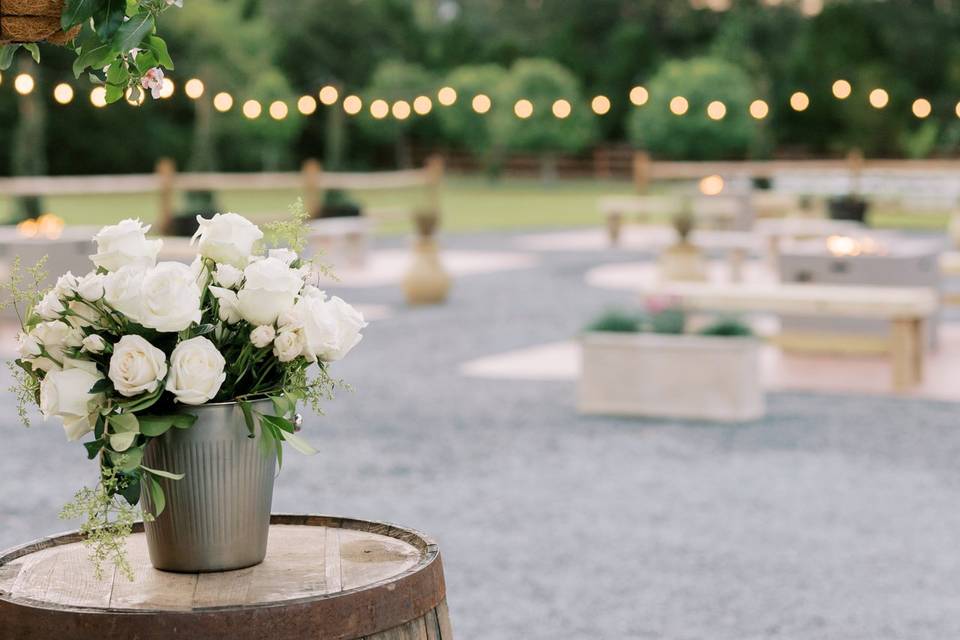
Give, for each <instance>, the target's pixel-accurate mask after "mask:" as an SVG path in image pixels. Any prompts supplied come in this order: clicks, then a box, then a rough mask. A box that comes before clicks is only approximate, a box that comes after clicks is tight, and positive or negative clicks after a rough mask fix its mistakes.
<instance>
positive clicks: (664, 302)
mask: <svg viewBox="0 0 960 640" xmlns="http://www.w3.org/2000/svg"><path fill="white" fill-rule="evenodd" d="M678 306H680V299H679V298H677V297H675V296H650V297H649V298H647V299H646V300H644V307H645V308H646V310H647V313H649V314H650V315H657V314H658V313H663V312H664V311H666V310H667V309H675V308H676V307H678Z"/></svg>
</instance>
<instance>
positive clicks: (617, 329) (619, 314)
mask: <svg viewBox="0 0 960 640" xmlns="http://www.w3.org/2000/svg"><path fill="white" fill-rule="evenodd" d="M642 330H643V321H642V318H641V317H640V316H639V315H637V314H632V313H628V312H626V311H620V310H617V309H612V310H610V311H607V312H605V313H604V314H603V315H602V316H600V317H599V318H597V319H596V320H594V321H593V322H591V323H590V324H589V325H587V331H602V332H609V333H639V332H640V331H642Z"/></svg>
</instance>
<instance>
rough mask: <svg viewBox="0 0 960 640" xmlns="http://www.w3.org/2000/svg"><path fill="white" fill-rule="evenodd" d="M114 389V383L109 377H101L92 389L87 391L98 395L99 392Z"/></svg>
mask: <svg viewBox="0 0 960 640" xmlns="http://www.w3.org/2000/svg"><path fill="white" fill-rule="evenodd" d="M112 389H113V383H112V382H110V379H109V378H101V379H99V380H97V382H96V384H94V385H93V386H92V387H90V391H87V393H91V394H93V395H96V394H98V393H106V392H108V391H110V390H112Z"/></svg>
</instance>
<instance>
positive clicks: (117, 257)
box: [90, 220, 163, 271]
mask: <svg viewBox="0 0 960 640" xmlns="http://www.w3.org/2000/svg"><path fill="white" fill-rule="evenodd" d="M148 231H150V225H144V224H142V223H141V222H140V221H139V220H124V221H122V222H121V223H120V224H115V225H112V226H109V227H104V228H103V229H101V230H100V233H98V234H97V235H95V236H94V237H93V239H94V240H95V241H96V242H97V253H96V255H92V256H90V259H91V260H93V264H95V265H97V266H98V267H103V268H104V269H106V270H107V271H116V270H118V269H120V268H121V267H125V266H128V265H134V266H139V267H144V268H147V267H152V266H153V265H154V264H156V262H157V254H158V253H159V252H160V247H162V246H163V240H147V232H148Z"/></svg>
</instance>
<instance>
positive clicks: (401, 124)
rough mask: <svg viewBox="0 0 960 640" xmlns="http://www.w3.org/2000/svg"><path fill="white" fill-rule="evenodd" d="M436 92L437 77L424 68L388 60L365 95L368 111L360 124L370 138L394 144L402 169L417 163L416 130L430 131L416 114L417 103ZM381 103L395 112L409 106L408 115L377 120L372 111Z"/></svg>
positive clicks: (375, 72) (371, 81)
mask: <svg viewBox="0 0 960 640" xmlns="http://www.w3.org/2000/svg"><path fill="white" fill-rule="evenodd" d="M435 88H436V81H435V80H434V78H433V76H431V75H430V74H429V73H428V72H427V71H426V70H425V69H424V68H423V67H421V66H420V65H418V64H410V63H408V62H400V61H397V60H388V61H386V62H384V63H383V64H381V65H380V66H378V67H377V70H376V71H374V72H373V76H372V77H371V78H370V83H369V84H368V85H367V88H366V89H365V90H364V92H363V94H364V99H363V101H364V106H365V107H366V108H365V110H364V111H363V113H362V114H361V115H360V116H359V118H358V123H359V125H360V127H361V128H362V129H363V130H364V131H365V132H366V133H367V135H368V136H369V137H370V138H372V139H374V140H377V141H380V142H384V143H393V144H394V150H395V153H396V162H397V165H398V166H400V167H409V166H411V164H412V163H413V160H412V155H411V149H410V142H411V133H412V132H413V130H414V129H424V128H429V125H427V127H424V126H423V125H424V124H425V123H424V122H422V118H421V117H420V116H419V115H417V114H416V113H414V112H413V111H412V104H413V101H414V100H416V99H417V98H418V97H419V96H428V97H430V96H433V94H434V90H435ZM378 99H379V100H385V101H386V102H387V104H388V105H389V107H390V108H391V111H392V110H393V106H394V105H395V104H397V102H399V101H403V102H406V104H407V107H408V109H407V115H406V116H405V117H403V118H398V117H394V114H393V113H392V112H391V113H390V114H389V115H387V116H386V117H385V118H374V117H373V115H372V114H371V112H370V109H369V107H370V106H371V105H372V103H373V101H374V100H378Z"/></svg>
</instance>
